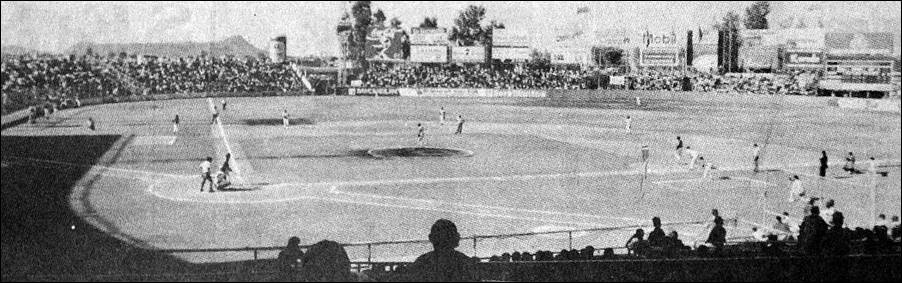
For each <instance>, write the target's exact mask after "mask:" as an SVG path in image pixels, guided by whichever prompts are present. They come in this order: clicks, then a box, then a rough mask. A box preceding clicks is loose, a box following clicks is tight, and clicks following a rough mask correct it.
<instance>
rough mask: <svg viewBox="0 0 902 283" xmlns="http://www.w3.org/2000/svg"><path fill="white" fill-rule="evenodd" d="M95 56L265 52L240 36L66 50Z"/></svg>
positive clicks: (94, 45) (87, 45)
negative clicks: (210, 40) (210, 39)
mask: <svg viewBox="0 0 902 283" xmlns="http://www.w3.org/2000/svg"><path fill="white" fill-rule="evenodd" d="M89 48H90V49H91V50H92V52H94V53H96V54H101V55H106V54H109V53H110V52H114V53H120V52H126V53H128V54H140V55H156V56H162V57H188V56H198V55H200V54H202V53H204V52H206V53H208V54H210V55H211V56H214V57H218V56H222V55H234V56H239V57H243V56H257V54H259V53H261V52H265V51H264V50H261V49H259V48H257V47H254V46H253V45H251V44H250V43H248V42H247V40H245V39H244V38H243V37H241V36H232V37H229V38H226V39H223V40H221V41H216V42H160V43H91V42H79V43H77V44H75V45H73V46H72V47H70V48H69V49H67V50H66V52H65V53H66V54H85V53H86V52H87V50H88V49H89Z"/></svg>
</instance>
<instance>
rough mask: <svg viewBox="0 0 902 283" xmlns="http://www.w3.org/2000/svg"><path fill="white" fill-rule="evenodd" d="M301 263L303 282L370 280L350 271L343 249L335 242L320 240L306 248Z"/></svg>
mask: <svg viewBox="0 0 902 283" xmlns="http://www.w3.org/2000/svg"><path fill="white" fill-rule="evenodd" d="M302 262H303V263H302V265H301V277H302V279H303V280H302V281H303V282H370V281H372V280H370V279H369V278H368V277H367V276H365V275H363V274H359V273H354V272H351V261H350V260H349V259H348V254H347V252H345V249H344V248H343V247H342V246H341V245H339V244H338V243H336V242H333V241H329V240H322V241H320V242H318V243H316V244H313V246H311V247H310V249H309V250H307V254H306V255H304V259H303V261H302Z"/></svg>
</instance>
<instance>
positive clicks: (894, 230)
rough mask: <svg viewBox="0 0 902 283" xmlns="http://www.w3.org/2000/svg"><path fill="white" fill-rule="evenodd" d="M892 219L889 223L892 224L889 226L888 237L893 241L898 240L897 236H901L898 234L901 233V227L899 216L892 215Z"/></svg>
mask: <svg viewBox="0 0 902 283" xmlns="http://www.w3.org/2000/svg"><path fill="white" fill-rule="evenodd" d="M892 219H893V222H892V223H890V225H892V228H890V229H891V230H890V237H891V238H892V239H893V241H898V240H899V238H900V237H902V235H900V233H902V230H900V229H902V227H899V216H898V215H893V218H892Z"/></svg>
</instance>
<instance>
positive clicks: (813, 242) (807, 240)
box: [799, 206, 828, 255]
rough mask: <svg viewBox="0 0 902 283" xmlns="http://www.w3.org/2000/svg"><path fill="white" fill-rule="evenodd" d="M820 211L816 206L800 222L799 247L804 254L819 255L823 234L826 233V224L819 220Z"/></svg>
mask: <svg viewBox="0 0 902 283" xmlns="http://www.w3.org/2000/svg"><path fill="white" fill-rule="evenodd" d="M820 214H821V209H820V208H819V207H817V206H814V207H811V214H808V216H805V219H804V220H802V226H801V228H800V231H799V247H801V248H802V251H804V252H805V254H809V255H816V254H820V251H821V242H822V241H823V240H824V234H825V233H826V232H827V227H828V226H827V222H824V219H823V218H821V215H820Z"/></svg>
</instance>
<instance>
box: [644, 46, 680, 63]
mask: <svg viewBox="0 0 902 283" xmlns="http://www.w3.org/2000/svg"><path fill="white" fill-rule="evenodd" d="M679 53H680V52H679V49H676V48H644V49H641V51H640V54H639V65H641V66H649V67H654V66H677V65H678V64H679V58H680V56H679Z"/></svg>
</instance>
